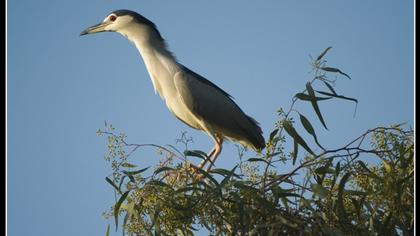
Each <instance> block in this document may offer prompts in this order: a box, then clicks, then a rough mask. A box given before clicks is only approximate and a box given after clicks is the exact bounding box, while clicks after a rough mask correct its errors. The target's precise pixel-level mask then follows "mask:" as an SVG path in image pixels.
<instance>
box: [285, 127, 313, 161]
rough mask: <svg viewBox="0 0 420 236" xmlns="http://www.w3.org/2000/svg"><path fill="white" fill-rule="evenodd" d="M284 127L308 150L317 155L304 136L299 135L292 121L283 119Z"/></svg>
mask: <svg viewBox="0 0 420 236" xmlns="http://www.w3.org/2000/svg"><path fill="white" fill-rule="evenodd" d="M283 127H284V129H285V130H286V132H287V133H288V134H289V135H290V136H291V137H292V138H293V139H294V140H295V141H296V142H297V143H298V144H299V145H300V146H302V147H303V148H304V149H305V150H306V151H308V152H309V153H310V154H312V155H315V153H314V152H313V151H312V150H311V149H310V148H309V146H308V145H307V144H306V142H305V141H304V140H303V138H302V137H300V136H299V134H298V133H297V132H296V130H295V128H293V125H292V123H291V122H290V121H288V120H284V121H283Z"/></svg>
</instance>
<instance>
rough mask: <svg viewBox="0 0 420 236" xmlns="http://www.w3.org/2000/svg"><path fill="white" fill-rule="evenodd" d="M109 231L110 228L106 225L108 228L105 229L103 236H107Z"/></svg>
mask: <svg viewBox="0 0 420 236" xmlns="http://www.w3.org/2000/svg"><path fill="white" fill-rule="evenodd" d="M109 229H110V226H109V224H108V226H107V227H106V231H105V236H109Z"/></svg>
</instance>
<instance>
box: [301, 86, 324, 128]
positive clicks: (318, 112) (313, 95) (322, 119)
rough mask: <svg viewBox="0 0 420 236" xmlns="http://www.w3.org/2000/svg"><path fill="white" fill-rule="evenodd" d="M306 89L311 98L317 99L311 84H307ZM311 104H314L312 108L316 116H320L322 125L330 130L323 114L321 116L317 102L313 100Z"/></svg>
mask: <svg viewBox="0 0 420 236" xmlns="http://www.w3.org/2000/svg"><path fill="white" fill-rule="evenodd" d="M306 89H307V90H308V94H309V96H310V97H313V98H315V92H314V89H313V88H312V86H311V83H310V82H308V83H306ZM311 104H312V107H313V108H314V110H315V113H316V115H317V116H318V118H319V120H320V121H321V123H322V125H323V126H324V127H325V129H328V128H327V125H326V124H325V121H324V118H322V114H321V111H320V110H319V107H318V103H317V102H316V100H315V99H312V100H311Z"/></svg>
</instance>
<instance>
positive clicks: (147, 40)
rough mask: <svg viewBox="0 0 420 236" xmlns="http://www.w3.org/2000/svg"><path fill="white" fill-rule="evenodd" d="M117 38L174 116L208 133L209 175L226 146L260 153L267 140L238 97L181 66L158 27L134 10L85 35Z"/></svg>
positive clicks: (118, 12)
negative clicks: (130, 47) (133, 51)
mask: <svg viewBox="0 0 420 236" xmlns="http://www.w3.org/2000/svg"><path fill="white" fill-rule="evenodd" d="M99 32H116V33H119V34H121V35H122V36H124V37H125V38H127V39H128V40H129V41H131V42H132V43H133V44H134V45H135V47H136V48H137V50H138V51H139V52H140V55H141V57H142V58H143V61H144V64H145V66H146V69H147V72H148V74H149V76H150V79H151V81H152V84H153V87H154V90H155V93H158V94H159V95H160V97H161V98H162V100H163V101H164V102H165V103H166V106H167V107H168V109H169V110H170V111H171V113H172V114H173V115H174V116H175V117H176V118H178V119H179V120H180V121H182V122H183V123H185V124H186V125H188V126H190V127H191V128H193V129H197V130H201V131H203V132H205V133H206V134H207V135H208V136H210V138H211V139H212V140H213V142H214V147H213V148H212V149H211V150H210V151H209V152H208V153H207V156H206V157H205V158H203V160H202V161H201V162H200V164H199V165H198V168H201V169H203V168H204V166H205V165H206V164H207V162H209V163H210V164H209V166H208V167H207V169H206V171H207V172H208V171H209V170H210V169H211V168H212V166H213V165H214V162H215V161H216V159H217V157H218V156H219V154H220V153H221V151H222V144H223V142H224V141H225V140H229V141H233V142H237V143H239V144H241V145H242V146H244V147H245V148H251V149H254V150H255V151H261V150H263V149H264V148H265V140H264V137H263V132H262V130H261V127H260V126H259V123H258V122H257V121H256V120H255V119H254V118H252V117H250V116H248V115H247V114H245V113H244V112H243V111H242V109H241V108H240V107H239V106H238V105H237V104H236V103H235V102H234V101H233V97H232V96H231V95H229V94H228V93H227V92H225V91H224V90H222V89H221V88H220V87H218V86H217V85H215V84H214V83H212V82H211V81H209V80H207V79H206V78H204V77H203V76H201V75H199V74H197V73H196V72H194V71H192V70H190V69H189V68H187V67H186V66H184V65H182V64H180V63H179V62H178V60H177V59H176V57H175V55H174V54H173V53H172V52H171V51H170V50H169V47H168V44H167V42H166V40H165V39H164V38H163V37H162V36H161V34H160V32H159V30H158V29H157V27H156V25H155V24H154V23H153V22H152V21H150V20H149V19H147V18H146V17H144V16H142V15H141V14H139V13H137V12H134V11H131V10H116V11H113V12H111V13H110V14H108V15H107V16H106V17H105V19H104V20H103V21H102V22H100V23H99V24H96V25H94V26H91V27H89V28H87V29H85V30H83V31H82V32H81V33H80V36H82V35H88V34H94V33H99Z"/></svg>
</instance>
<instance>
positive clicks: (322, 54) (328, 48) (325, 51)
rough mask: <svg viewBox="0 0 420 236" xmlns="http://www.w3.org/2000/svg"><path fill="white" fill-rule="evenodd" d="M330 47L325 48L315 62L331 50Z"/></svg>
mask: <svg viewBox="0 0 420 236" xmlns="http://www.w3.org/2000/svg"><path fill="white" fill-rule="evenodd" d="M331 48H332V47H327V48H326V49H325V50H324V51H323V52H322V53H321V54H320V55H319V56H318V57H317V58H316V60H317V61H319V60H321V59H322V58H323V57H324V56H325V54H326V53H327V52H328V51H329V50H330V49H331Z"/></svg>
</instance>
